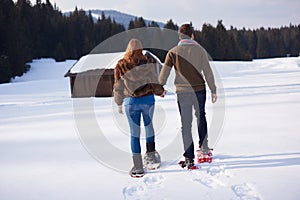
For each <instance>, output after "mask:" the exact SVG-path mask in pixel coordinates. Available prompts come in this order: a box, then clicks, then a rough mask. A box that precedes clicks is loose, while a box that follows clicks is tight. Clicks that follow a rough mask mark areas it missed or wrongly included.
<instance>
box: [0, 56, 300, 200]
mask: <svg viewBox="0 0 300 200" xmlns="http://www.w3.org/2000/svg"><path fill="white" fill-rule="evenodd" d="M74 63H75V61H73V60H70V61H66V62H60V63H56V62H55V61H54V60H52V59H42V60H34V61H33V62H32V63H31V70H30V71H29V72H28V73H27V74H25V75H24V76H23V77H20V78H16V79H15V80H14V81H13V82H12V83H9V84H1V85H0V97H1V98H0V113H1V114H0V163H1V164H0V199H1V200H19V199H28V200H29V199H30V200H33V199H36V200H40V199H51V200H60V199H61V200H67V199H72V200H76V199H78V200H82V199H89V200H93V199H95V200H96V199H97V200H98V199H203V200H206V199H213V200H215V199H217V200H219V199H220V200H224V199H251V200H252V199H265V200H273V199H286V200H297V199H299V197H300V190H299V184H300V181H299V180H300V173H299V172H300V144H299V141H300V135H299V119H300V112H299V110H300V57H297V58H276V59H264V60H254V61H253V62H213V63H212V64H213V65H214V67H215V70H216V72H218V74H219V75H220V81H221V82H219V83H222V84H223V86H224V91H225V102H226V104H225V121H224V124H223V128H222V131H221V135H220V137H218V140H216V141H211V142H213V143H212V145H213V146H214V152H213V153H214V156H215V158H214V161H213V163H211V164H202V165H201V166H200V167H201V169H199V170H194V171H187V170H184V169H181V168H180V167H179V166H178V165H177V164H176V162H177V161H178V160H177V159H178V157H176V156H170V155H173V154H174V151H178V152H181V150H182V147H181V146H180V144H179V146H175V147H174V142H173V141H174V140H175V138H176V137H177V136H178V134H180V131H179V130H180V124H179V118H178V117H179V116H178V110H177V105H176V96H175V95H174V94H173V93H172V92H170V93H169V95H167V96H166V97H165V98H157V107H156V111H155V112H156V114H155V117H156V119H155V128H156V130H157V132H158V134H157V137H156V142H157V149H158V151H159V152H160V153H161V155H162V160H163V163H162V167H161V168H160V169H158V170H156V171H151V172H148V173H147V174H146V175H145V176H144V177H143V178H141V179H132V178H130V177H129V175H128V174H127V171H128V170H129V167H130V165H131V163H130V152H129V138H128V129H127V127H126V124H127V122H126V119H125V116H123V115H118V114H117V113H115V112H114V103H113V100H112V98H83V99H71V98H70V88H69V87H70V86H69V80H68V79H67V78H64V77H63V76H64V74H65V73H66V72H67V71H68V69H69V68H70V67H71V66H72V65H73V64H74ZM170 88H171V86H170ZM90 103H92V112H91V113H92V115H86V112H87V110H82V108H84V109H85V108H86V107H85V106H86V105H87V104H90ZM78 106H79V107H80V106H83V107H80V108H78ZM214 106H220V102H219V104H216V105H213V104H211V103H210V101H209V99H208V101H207V115H208V118H209V123H210V124H211V123H212V122H211V114H212V112H213V108H214ZM78 109H79V112H78ZM78 114H82V115H83V116H84V117H85V119H87V123H89V121H93V120H95V121H96V122H97V124H98V125H99V127H100V128H101V130H102V132H103V134H104V136H105V138H106V140H107V141H109V143H110V145H112V146H114V148H115V151H106V150H108V149H107V147H106V146H105V144H104V143H103V142H102V141H96V142H95V143H93V145H94V144H96V145H98V146H96V147H95V148H98V149H100V150H103V151H102V152H101V153H103V155H104V157H102V160H101V159H100V160H99V157H97V155H96V154H97V152H93V151H90V150H91V149H92V147H89V146H87V143H86V141H84V137H85V132H83V131H82V129H81V128H82V127H79V126H80V125H79V124H78V120H80V118H78ZM89 116H92V117H93V118H91V119H89V118H88V117H89ZM92 128H94V127H89V128H87V129H85V131H86V132H87V133H88V132H89V131H91V130H90V129H92ZM195 139H196V138H195ZM144 143H145V142H144V140H143V145H142V146H143V151H144V150H145V149H144V146H145V145H144ZM172 145H173V146H172ZM91 146H92V145H91ZM167 147H171V148H170V149H175V150H174V151H173V152H170V151H169V152H168V149H169V148H167ZM121 151H122V152H123V153H124V152H125V153H124V154H126V156H125V157H123V158H122V157H121V154H116V153H115V152H121ZM122 155H123V154H122ZM123 160H124V161H123ZM121 161H122V162H121ZM110 163H117V164H118V166H113V164H110ZM116 168H118V169H116Z"/></svg>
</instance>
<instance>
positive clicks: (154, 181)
mask: <svg viewBox="0 0 300 200" xmlns="http://www.w3.org/2000/svg"><path fill="white" fill-rule="evenodd" d="M163 181H164V177H163V176H162V175H155V176H153V175H152V176H147V177H145V178H144V183H145V184H146V185H148V186H153V185H160V184H161V183H162V182H163Z"/></svg>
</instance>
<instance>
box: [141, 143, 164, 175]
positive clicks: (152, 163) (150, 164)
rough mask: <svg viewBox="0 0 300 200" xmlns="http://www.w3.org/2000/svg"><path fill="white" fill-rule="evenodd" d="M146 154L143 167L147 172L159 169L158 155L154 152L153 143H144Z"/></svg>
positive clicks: (159, 160)
mask: <svg viewBox="0 0 300 200" xmlns="http://www.w3.org/2000/svg"><path fill="white" fill-rule="evenodd" d="M146 148H147V152H146V154H145V156H144V167H145V168H146V169H148V170H154V169H157V168H159V167H160V163H161V159H160V155H159V153H158V152H157V151H156V150H155V143H154V142H149V143H146Z"/></svg>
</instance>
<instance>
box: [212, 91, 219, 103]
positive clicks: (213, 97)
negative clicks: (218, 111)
mask: <svg viewBox="0 0 300 200" xmlns="http://www.w3.org/2000/svg"><path fill="white" fill-rule="evenodd" d="M217 99H218V96H217V94H215V93H211V102H212V103H216V102H217Z"/></svg>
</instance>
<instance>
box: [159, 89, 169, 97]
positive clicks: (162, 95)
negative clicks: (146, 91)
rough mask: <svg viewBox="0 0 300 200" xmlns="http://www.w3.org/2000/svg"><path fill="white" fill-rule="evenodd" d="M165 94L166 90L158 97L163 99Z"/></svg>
mask: <svg viewBox="0 0 300 200" xmlns="http://www.w3.org/2000/svg"><path fill="white" fill-rule="evenodd" d="M167 92H168V91H167V90H164V92H163V93H162V94H161V95H160V97H162V98H164V97H165V95H166V94H167Z"/></svg>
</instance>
